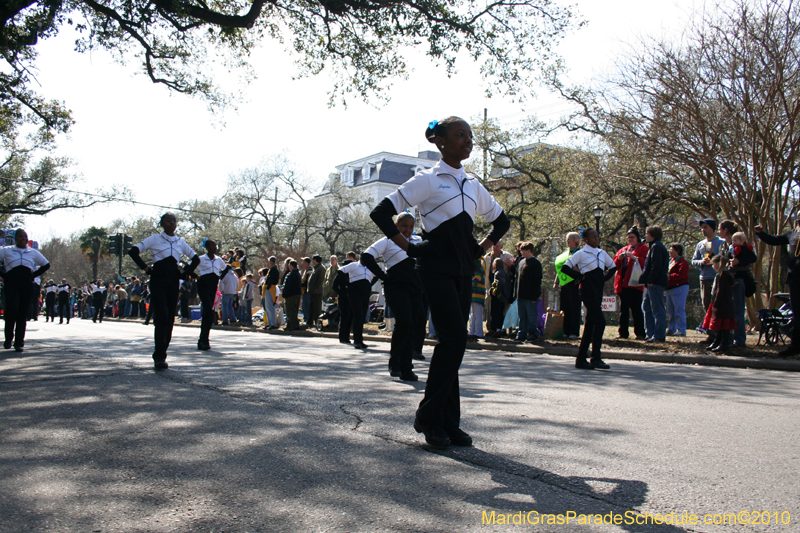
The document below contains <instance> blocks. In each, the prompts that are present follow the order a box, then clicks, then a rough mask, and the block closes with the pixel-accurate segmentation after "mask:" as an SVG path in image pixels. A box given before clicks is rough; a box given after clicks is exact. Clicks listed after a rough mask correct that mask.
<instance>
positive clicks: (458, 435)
mask: <svg viewBox="0 0 800 533" xmlns="http://www.w3.org/2000/svg"><path fill="white" fill-rule="evenodd" d="M445 431H446V432H447V436H448V437H449V438H450V444H452V445H453V446H472V437H470V436H469V434H468V433H466V432H465V431H462V430H461V429H460V428H446V429H445Z"/></svg>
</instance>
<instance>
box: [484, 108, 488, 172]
mask: <svg viewBox="0 0 800 533" xmlns="http://www.w3.org/2000/svg"><path fill="white" fill-rule="evenodd" d="M488 113H489V111H488V110H487V109H486V108H485V107H484V108H483V132H484V140H485V135H486V118H487V114H488ZM486 168H487V165H486V144H484V145H483V183H486V180H487V179H488V178H489V177H488V176H487V173H486Z"/></svg>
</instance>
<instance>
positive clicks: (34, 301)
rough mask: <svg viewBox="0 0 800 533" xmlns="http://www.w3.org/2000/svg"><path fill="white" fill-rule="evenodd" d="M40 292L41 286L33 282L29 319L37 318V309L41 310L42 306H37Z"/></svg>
mask: <svg viewBox="0 0 800 533" xmlns="http://www.w3.org/2000/svg"><path fill="white" fill-rule="evenodd" d="M41 293H42V286H41V285H37V284H35V283H34V284H33V290H32V291H31V293H30V294H31V298H30V305H31V311H30V315H28V318H29V319H33V320H39V311H41V310H42V308H41V307H40V306H39V295H41Z"/></svg>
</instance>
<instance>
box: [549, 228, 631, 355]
mask: <svg viewBox="0 0 800 533" xmlns="http://www.w3.org/2000/svg"><path fill="white" fill-rule="evenodd" d="M583 240H584V241H585V242H586V245H585V246H584V247H583V248H581V249H580V250H578V251H577V252H575V253H574V254H572V256H571V257H570V258H569V259H567V262H566V263H564V265H563V266H562V267H561V272H563V273H564V274H566V275H567V276H569V277H571V278H572V279H574V280H577V281H578V282H579V283H580V287H579V291H580V295H581V301H582V302H583V305H585V306H586V323H585V324H584V326H583V337H581V346H580V349H579V350H578V357H577V359H575V368H587V369H596V368H599V369H603V370H608V369H609V368H611V367H610V366H608V365H607V364H606V363H605V362H604V361H603V359H602V358H601V356H600V347H601V346H602V344H603V332H604V331H605V329H606V319H605V317H604V316H603V286H604V285H605V283H606V281H608V280H610V279H611V278H612V277H613V276H614V273H615V272H616V271H617V265H616V264H615V263H614V260H613V259H611V257H610V256H609V255H608V254H607V253H606V252H605V250H601V249H600V248H598V247H599V246H600V235H599V234H598V233H597V231H595V230H593V229H587V230H584V231H583ZM590 343H591V345H592V358H591V361H587V360H586V357H587V356H588V355H589V344H590Z"/></svg>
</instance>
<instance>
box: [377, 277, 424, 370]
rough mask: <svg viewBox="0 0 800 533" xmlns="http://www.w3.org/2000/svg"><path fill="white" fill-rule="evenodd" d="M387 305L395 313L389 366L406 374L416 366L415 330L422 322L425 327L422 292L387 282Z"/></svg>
mask: <svg viewBox="0 0 800 533" xmlns="http://www.w3.org/2000/svg"><path fill="white" fill-rule="evenodd" d="M383 292H384V295H385V296H386V305H388V306H389V307H391V309H392V313H393V314H394V331H393V332H392V347H391V349H390V351H389V368H391V369H392V370H399V371H400V372H401V373H403V374H406V373H409V372H411V370H412V369H413V368H414V366H413V364H412V363H411V355H412V352H413V350H414V335H413V332H414V330H415V329H416V328H417V327H418V326H419V322H422V325H423V328H424V327H425V313H424V311H423V308H422V293H421V292H419V291H414V290H410V289H409V288H408V287H407V286H406V285H405V284H401V283H387V284H385V285H384V287H383Z"/></svg>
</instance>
